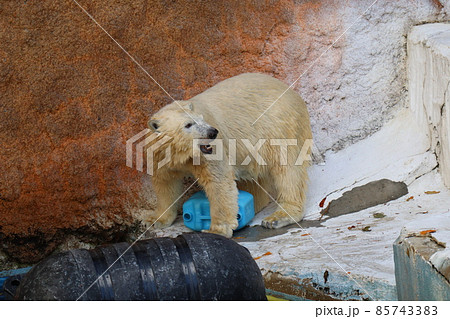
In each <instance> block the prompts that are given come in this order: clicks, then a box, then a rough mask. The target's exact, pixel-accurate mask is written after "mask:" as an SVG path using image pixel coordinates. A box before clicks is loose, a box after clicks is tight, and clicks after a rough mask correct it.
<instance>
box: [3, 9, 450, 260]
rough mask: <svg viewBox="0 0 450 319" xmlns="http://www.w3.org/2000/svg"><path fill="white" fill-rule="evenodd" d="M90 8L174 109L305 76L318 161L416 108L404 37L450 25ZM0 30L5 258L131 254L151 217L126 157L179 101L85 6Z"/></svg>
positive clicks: (281, 12) (313, 13) (9, 13)
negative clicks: (233, 85)
mask: <svg viewBox="0 0 450 319" xmlns="http://www.w3.org/2000/svg"><path fill="white" fill-rule="evenodd" d="M79 3H80V5H82V6H83V7H84V8H86V10H87V11H88V12H89V13H90V14H91V15H92V16H93V17H94V18H95V19H96V20H97V21H98V23H99V24H100V25H101V26H103V27H104V28H105V30H107V31H108V32H109V33H110V34H111V36H112V37H113V38H114V39H116V40H117V42H118V43H120V44H121V45H122V46H123V48H125V49H126V50H127V51H128V52H129V53H130V54H131V55H132V56H133V57H135V59H136V61H138V62H139V63H140V64H141V65H142V66H143V67H144V68H145V69H146V70H147V71H148V72H149V74H151V75H152V76H153V77H154V78H155V79H156V80H157V81H158V83H159V84H160V85H161V86H162V87H164V88H165V89H166V90H167V91H168V92H169V93H170V94H171V96H172V97H173V98H175V99H184V98H189V97H192V96H193V95H195V94H198V93H200V92H202V91H203V90H205V89H206V88H208V87H210V86H212V85H213V84H215V83H217V82H219V81H220V80H223V79H225V78H228V77H230V76H233V75H237V74H239V73H243V72H264V73H268V74H271V75H273V76H275V77H277V78H279V79H281V80H283V81H285V82H286V83H292V82H294V81H295V80H297V79H298V78H299V77H300V76H301V75H302V76H301V77H300V79H299V80H298V81H297V82H296V84H295V85H294V88H295V90H297V91H298V92H300V93H301V94H302V95H303V97H304V98H305V100H306V102H307V104H308V107H309V110H310V114H311V122H312V126H313V130H314V136H315V140H316V144H317V146H318V148H319V149H320V150H321V151H325V150H328V149H330V148H333V149H340V148H342V147H344V146H346V145H349V144H351V143H353V142H355V141H357V140H360V139H362V138H364V137H366V136H367V135H369V134H371V133H372V132H375V131H376V130H378V129H379V128H380V126H381V125H382V124H383V123H385V122H386V120H387V119H388V118H390V116H391V114H392V113H393V112H394V111H395V110H397V109H399V108H401V107H402V106H403V105H404V104H405V101H406V99H405V97H406V88H405V87H406V79H405V65H406V64H405V56H406V49H405V43H406V34H407V33H408V31H409V30H410V28H411V27H412V26H413V25H415V24H421V23H424V22H427V21H437V20H438V21H445V20H446V19H448V13H449V11H450V8H449V5H448V4H445V6H442V5H440V3H441V2H439V1H431V0H430V1H428V0H420V1H419V0H415V1H410V0H398V1H387V0H380V1H378V2H377V3H375V4H373V6H372V7H371V8H370V9H369V10H367V11H366V13H365V15H364V16H363V17H361V18H358V17H359V15H361V14H362V13H364V12H365V10H366V9H367V8H368V7H369V6H370V5H371V4H372V3H373V1H372V0H370V1H369V0H364V1H357V0H351V1H344V0H334V1H312V0H311V1H306V0H305V1H298V0H297V1H287V0H279V1H277V0H272V1H250V0H245V1H169V0H159V1H156V0H154V1H146V0H134V1H125V0H114V1H104V0H101V1H95V2H92V1H86V0H79ZM0 16H1V18H0V43H1V45H0V79H1V81H0V163H1V164H2V165H1V170H0V242H1V246H0V250H1V251H2V252H3V253H1V254H0V255H2V256H4V259H5V260H16V261H21V262H35V261H37V260H39V259H40V258H42V257H43V256H45V255H47V254H49V253H50V252H52V251H53V250H55V249H56V248H58V247H72V246H74V245H77V243H79V242H80V241H83V242H87V243H90V242H92V243H100V242H106V241H113V240H119V239H123V238H124V236H127V234H129V233H130V231H131V230H132V229H133V227H137V225H138V218H137V217H136V216H138V213H139V209H152V208H153V207H154V197H153V196H152V192H151V182H150V178H149V176H147V175H145V174H143V173H140V172H137V171H135V170H134V169H131V168H128V167H126V165H125V142H126V140H127V139H128V138H130V137H131V136H133V135H134V134H136V133H138V132H139V131H141V130H142V129H143V128H145V125H146V124H145V123H146V121H147V119H148V117H149V116H150V114H152V113H153V112H155V111H156V110H158V109H159V108H161V107H162V106H164V105H165V104H166V103H168V102H170V101H171V98H170V97H168V96H167V95H166V94H165V93H164V92H162V90H161V89H160V88H159V87H158V86H157V85H156V84H155V83H154V82H153V81H152V80H151V79H150V78H149V77H148V76H147V75H146V74H145V73H144V72H143V71H142V70H141V69H140V68H139V67H138V66H137V65H136V64H135V63H134V62H133V61H132V60H131V59H130V58H129V57H128V56H127V55H126V54H125V53H124V52H123V51H122V50H121V49H120V48H119V47H118V46H117V45H116V43H114V42H113V41H112V40H111V39H110V38H109V37H108V36H107V35H106V34H105V33H104V32H103V31H102V30H101V29H100V28H99V27H98V26H97V25H96V24H95V23H94V22H93V21H92V20H91V19H89V17H88V16H87V15H86V14H85V13H84V12H83V11H82V10H81V9H80V8H79V7H78V6H77V4H76V3H75V2H74V1H70V0H67V1H51V0H42V1H14V0H3V1H1V2H0ZM344 32H345V34H344ZM336 39H339V40H338V41H336V42H335V40H336ZM332 44H333V46H332V47H330V46H331V45H332ZM327 49H328V50H327ZM325 50H327V51H325ZM274 107H276V105H275V106H274ZM74 238H75V239H74ZM61 245H62V246H61Z"/></svg>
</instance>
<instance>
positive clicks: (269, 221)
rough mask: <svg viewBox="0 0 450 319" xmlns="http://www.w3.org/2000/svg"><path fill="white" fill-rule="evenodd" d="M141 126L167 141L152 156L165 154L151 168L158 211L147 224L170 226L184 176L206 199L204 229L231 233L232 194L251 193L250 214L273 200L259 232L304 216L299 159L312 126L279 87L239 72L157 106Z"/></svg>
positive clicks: (298, 102) (296, 99)
mask: <svg viewBox="0 0 450 319" xmlns="http://www.w3.org/2000/svg"><path fill="white" fill-rule="evenodd" d="M148 125H149V128H150V129H151V130H153V131H154V132H155V133H157V135H158V137H159V139H162V138H166V139H168V140H169V141H168V142H167V143H166V144H165V145H166V148H164V147H161V148H159V149H158V151H159V152H156V153H155V155H154V156H155V157H156V158H157V159H158V158H163V157H164V156H166V155H167V147H170V155H171V156H170V160H169V161H168V163H167V164H165V165H164V166H162V167H159V168H156V169H155V171H154V174H153V177H152V182H153V187H154V190H155V192H156V197H157V207H156V210H155V211H154V212H152V213H151V214H150V215H149V216H148V219H147V222H148V223H150V224H154V225H155V227H159V228H162V227H167V226H170V225H171V224H172V223H173V221H174V220H175V218H176V215H177V208H178V206H179V205H178V203H176V202H177V201H178V199H179V198H180V196H181V195H182V193H183V179H184V177H189V176H193V177H194V178H195V179H197V181H198V183H199V184H200V186H201V187H203V189H204V191H205V193H206V195H207V197H208V199H209V201H210V207H211V226H210V229H209V232H212V233H217V234H220V235H223V236H226V237H228V238H230V237H231V236H232V234H233V230H234V229H235V228H236V227H237V225H238V223H237V213H238V189H240V190H245V191H248V192H249V193H251V194H252V195H253V196H254V203H255V211H256V212H259V211H260V210H262V209H263V208H264V207H265V206H266V205H267V204H268V203H269V202H270V199H273V200H276V202H277V205H278V209H277V211H275V212H274V213H273V214H272V215H270V216H269V217H266V218H265V219H264V220H263V222H262V226H264V227H266V228H280V227H283V226H286V225H289V224H293V223H296V222H299V221H300V220H301V219H302V218H303V204H304V202H305V193H306V188H307V179H308V178H307V168H308V165H309V161H308V160H304V159H307V158H308V156H309V154H310V147H306V151H305V145H306V144H307V143H305V142H308V141H312V134H311V127H310V121H309V115H308V110H307V108H306V105H305V103H304V101H303V100H302V98H301V97H300V96H299V95H298V94H297V93H296V92H295V91H293V90H292V89H290V88H289V87H288V86H287V85H286V84H284V83H283V82H281V81H279V80H277V79H275V78H273V77H271V76H268V75H264V74H258V73H246V74H241V75H238V76H235V77H232V78H229V79H227V80H224V81H222V82H220V83H218V84H217V85H215V86H213V87H211V88H210V89H208V90H206V91H204V92H203V93H201V94H199V95H197V96H195V97H193V98H191V99H189V100H187V101H174V102H173V103H171V104H169V105H167V106H165V107H163V108H162V109H160V110H159V111H158V112H156V113H155V114H154V115H153V116H152V117H151V118H150V120H149V122H148ZM219 141H220V143H219ZM219 147H220V149H219ZM214 150H215V152H214ZM213 152H214V154H213ZM164 154H166V155H164ZM218 155H221V158H219V156H218ZM305 155H306V156H305Z"/></svg>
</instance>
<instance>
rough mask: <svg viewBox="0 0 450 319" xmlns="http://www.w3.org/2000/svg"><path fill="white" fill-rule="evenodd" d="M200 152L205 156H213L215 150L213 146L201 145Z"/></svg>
mask: <svg viewBox="0 0 450 319" xmlns="http://www.w3.org/2000/svg"><path fill="white" fill-rule="evenodd" d="M200 151H202V153H203V154H212V152H213V148H212V146H211V145H209V144H208V145H200Z"/></svg>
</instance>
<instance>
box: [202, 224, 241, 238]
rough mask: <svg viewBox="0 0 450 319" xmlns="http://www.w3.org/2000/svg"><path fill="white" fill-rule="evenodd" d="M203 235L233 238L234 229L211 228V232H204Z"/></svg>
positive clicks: (224, 227) (224, 226)
mask: <svg viewBox="0 0 450 319" xmlns="http://www.w3.org/2000/svg"><path fill="white" fill-rule="evenodd" d="M202 232H203V233H211V234H218V235H222V236H224V237H226V238H231V237H233V229H232V228H231V227H230V226H226V225H222V226H211V227H210V229H209V230H202Z"/></svg>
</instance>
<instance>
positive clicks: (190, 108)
mask: <svg viewBox="0 0 450 319" xmlns="http://www.w3.org/2000/svg"><path fill="white" fill-rule="evenodd" d="M184 108H185V109H186V110H189V111H192V110H193V109H194V104H192V102H189V103H188V104H186V105H185V106H184Z"/></svg>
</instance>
